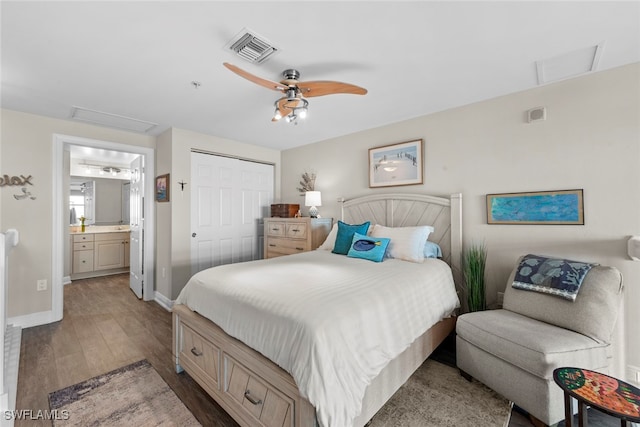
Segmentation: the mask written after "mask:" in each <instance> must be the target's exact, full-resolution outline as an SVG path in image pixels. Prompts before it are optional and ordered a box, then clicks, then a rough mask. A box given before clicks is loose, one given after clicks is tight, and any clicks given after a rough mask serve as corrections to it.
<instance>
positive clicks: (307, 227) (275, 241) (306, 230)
mask: <svg viewBox="0 0 640 427" xmlns="http://www.w3.org/2000/svg"><path fill="white" fill-rule="evenodd" d="M332 223H333V220H332V219H331V218H309V217H300V218H265V219H264V257H265V258H273V257H277V256H282V255H291V254H297V253H300V252H306V251H312V250H314V249H316V248H317V247H318V246H320V245H321V244H322V242H324V240H325V239H326V238H327V235H328V234H329V231H331V225H332Z"/></svg>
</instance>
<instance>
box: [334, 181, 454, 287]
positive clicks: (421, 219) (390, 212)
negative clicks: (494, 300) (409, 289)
mask: <svg viewBox="0 0 640 427" xmlns="http://www.w3.org/2000/svg"><path fill="white" fill-rule="evenodd" d="M342 221H344V222H347V223H350V224H360V223H362V222H365V221H371V224H380V225H384V226H387V227H412V226H416V225H431V226H433V228H434V229H435V231H434V232H433V233H431V235H430V236H429V240H430V241H432V242H435V243H437V244H439V245H440V247H441V248H442V255H443V260H444V261H445V262H446V263H447V264H449V265H450V266H451V270H452V271H453V278H454V280H455V282H456V286H460V285H461V283H462V282H461V271H462V270H461V269H460V267H461V262H462V194H460V193H458V194H452V195H450V196H449V197H437V196H427V195H424V194H374V195H369V196H363V197H357V198H354V199H349V200H344V201H343V202H342Z"/></svg>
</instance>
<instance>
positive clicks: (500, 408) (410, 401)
mask: <svg viewBox="0 0 640 427" xmlns="http://www.w3.org/2000/svg"><path fill="white" fill-rule="evenodd" d="M510 413H511V405H510V403H509V401H508V400H506V399H505V398H503V397H502V396H500V395H499V394H497V393H496V392H494V391H493V390H491V389H489V388H488V387H486V386H485V385H483V384H482V383H480V382H478V381H476V380H473V381H472V382H469V381H467V380H465V379H464V378H462V376H460V373H459V371H458V369H456V368H452V367H451V366H447V365H444V364H442V363H439V362H436V361H434V360H431V359H427V360H426V361H425V362H424V363H423V364H422V366H421V367H420V368H418V370H417V371H416V372H415V373H414V374H413V375H412V376H411V378H409V381H407V382H406V383H405V384H404V385H403V386H402V387H401V388H400V389H399V390H398V391H397V392H396V393H395V394H394V395H393V397H392V398H391V399H390V400H389V401H388V402H387V403H386V404H385V405H384V406H383V407H382V409H380V411H378V413H377V414H376V415H375V416H374V417H373V418H372V419H371V421H370V422H369V424H368V426H369V427H418V426H419V427H431V426H434V427H435V426H437V427H443V426H445V427H446V426H451V427H453V426H457V427H478V426H483V427H492V426H496V427H505V426H508V425H509V418H510Z"/></svg>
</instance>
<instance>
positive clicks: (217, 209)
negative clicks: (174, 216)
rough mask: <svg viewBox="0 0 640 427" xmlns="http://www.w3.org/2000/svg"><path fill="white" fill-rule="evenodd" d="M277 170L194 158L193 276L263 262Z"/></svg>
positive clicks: (205, 156) (206, 157) (235, 161)
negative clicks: (265, 225) (265, 220)
mask: <svg viewBox="0 0 640 427" xmlns="http://www.w3.org/2000/svg"><path fill="white" fill-rule="evenodd" d="M273 181H274V166H273V165H268V164H264V163H257V162H251V161H247V160H240V159H236V158H231V157H223V156H216V155H212V154H203V153H196V152H192V153H191V182H192V186H191V273H192V274H195V273H197V272H198V271H201V270H204V269H205V268H209V267H214V266H217V265H222V264H230V263H234V262H243V261H251V260H255V259H261V258H262V251H263V241H262V239H263V234H262V218H264V217H265V216H268V215H269V208H270V205H271V203H272V202H273Z"/></svg>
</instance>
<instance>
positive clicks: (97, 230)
mask: <svg viewBox="0 0 640 427" xmlns="http://www.w3.org/2000/svg"><path fill="white" fill-rule="evenodd" d="M76 228H79V227H72V230H71V231H70V238H71V245H70V246H71V279H72V280H76V279H86V278H89V277H98V276H106V275H109V274H117V273H126V272H128V271H129V228H128V227H123V226H93V227H87V228H86V230H85V232H81V231H79V230H75V229H76Z"/></svg>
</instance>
